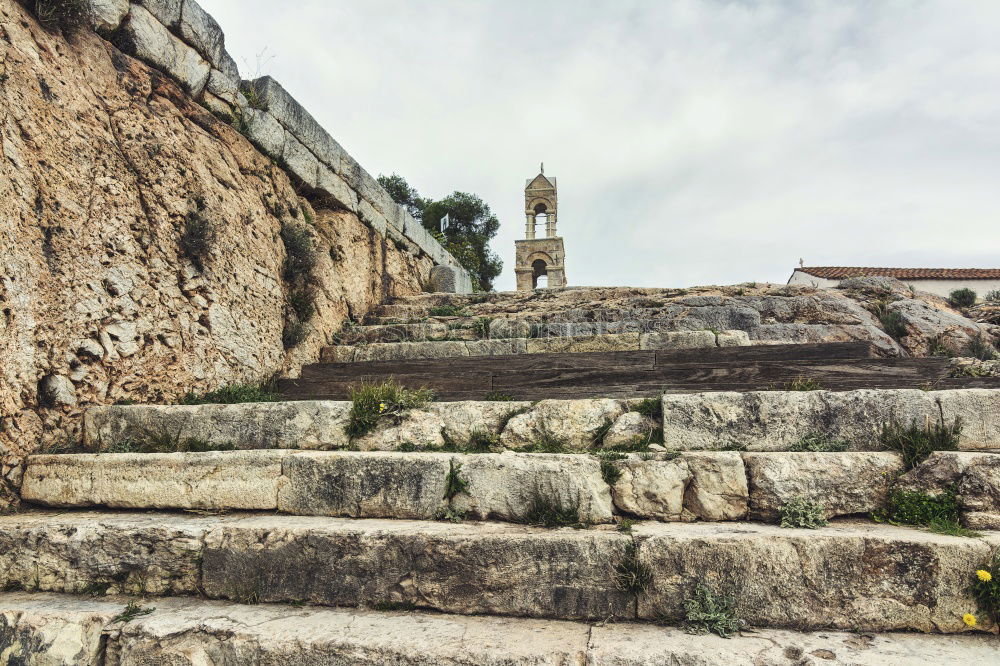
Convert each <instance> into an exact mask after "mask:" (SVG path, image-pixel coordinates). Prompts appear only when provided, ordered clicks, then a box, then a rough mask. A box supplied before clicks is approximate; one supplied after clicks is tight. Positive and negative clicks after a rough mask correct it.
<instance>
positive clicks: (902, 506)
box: [872, 488, 960, 529]
mask: <svg viewBox="0 0 1000 666" xmlns="http://www.w3.org/2000/svg"><path fill="white" fill-rule="evenodd" d="M959 515H960V512H959V507H958V497H957V495H956V492H955V488H946V489H945V490H944V491H943V492H941V493H939V494H937V495H929V494H927V493H924V492H921V491H919V490H904V489H900V488H897V489H895V490H893V491H892V492H891V493H889V498H888V500H887V502H886V507H885V509H884V510H882V511H877V512H875V513H874V514H872V518H874V519H875V520H877V521H879V522H886V523H890V524H893V525H916V526H918V527H927V526H929V525H931V524H932V523H933V524H935V525H936V526H937V527H938V528H939V529H950V526H954V525H958V524H959V522H958V521H959Z"/></svg>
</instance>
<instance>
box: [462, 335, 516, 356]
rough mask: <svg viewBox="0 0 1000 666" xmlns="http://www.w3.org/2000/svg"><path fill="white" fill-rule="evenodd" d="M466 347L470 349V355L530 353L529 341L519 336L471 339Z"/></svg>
mask: <svg viewBox="0 0 1000 666" xmlns="http://www.w3.org/2000/svg"><path fill="white" fill-rule="evenodd" d="M465 347H466V349H468V351H469V356H504V355H508V354H527V353H528V344H527V341H526V340H524V339H518V338H508V339H506V340H505V339H499V340H495V339H494V340H470V341H469V342H466V343H465Z"/></svg>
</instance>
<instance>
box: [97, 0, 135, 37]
mask: <svg viewBox="0 0 1000 666" xmlns="http://www.w3.org/2000/svg"><path fill="white" fill-rule="evenodd" d="M128 6H129V2H128V0H90V15H91V18H93V19H94V30H96V31H97V32H99V33H100V34H102V35H109V34H111V33H112V32H114V31H115V30H117V29H118V26H120V25H121V23H122V21H123V20H125V15H126V14H128Z"/></svg>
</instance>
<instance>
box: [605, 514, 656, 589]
mask: <svg viewBox="0 0 1000 666" xmlns="http://www.w3.org/2000/svg"><path fill="white" fill-rule="evenodd" d="M622 522H624V521H622ZM619 529H621V527H619ZM628 529H630V530H631V529H632V527H631V525H629V528H628ZM612 577H613V578H614V581H615V585H617V586H618V589H619V590H621V591H622V592H624V593H626V594H628V595H629V596H632V597H638V596H639V595H640V594H642V593H644V592H645V591H646V589H647V588H648V587H649V584H650V583H651V582H652V580H653V573H652V572H651V571H650V570H649V567H648V566H646V565H645V564H644V563H643V562H642V561H641V560H639V546H638V545H637V544H636V543H635V542H634V541H630V542H629V543H628V544H627V545H626V546H625V553H624V554H623V555H622V558H621V559H620V560H619V561H618V562H616V563H615V565H614V566H613V567H612Z"/></svg>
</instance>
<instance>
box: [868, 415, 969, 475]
mask: <svg viewBox="0 0 1000 666" xmlns="http://www.w3.org/2000/svg"><path fill="white" fill-rule="evenodd" d="M961 433H962V421H961V419H959V418H957V417H956V418H955V421H954V423H953V424H952V425H950V426H949V425H946V424H945V423H944V419H943V418H942V419H941V421H939V422H938V423H931V422H930V419H928V420H927V421H926V422H925V423H924V425H923V426H920V425H918V424H917V423H916V422H912V423H911V424H910V425H909V426H904V425H902V424H901V423H899V422H898V421H895V420H893V421H890V422H889V423H886V424H884V425H883V426H882V432H881V434H880V435H879V443H880V444H881V445H882V446H884V447H885V448H887V449H889V450H892V451H898V452H900V453H901V454H902V455H903V463H904V464H905V465H906V468H907V469H913V467H914V466H916V465H917V464H919V463H920V462H922V461H924V460H926V459H927V456H929V455H930V454H931V453H932V452H934V451H955V450H957V449H958V439H959V435H961Z"/></svg>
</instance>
